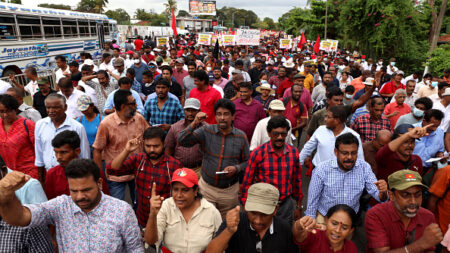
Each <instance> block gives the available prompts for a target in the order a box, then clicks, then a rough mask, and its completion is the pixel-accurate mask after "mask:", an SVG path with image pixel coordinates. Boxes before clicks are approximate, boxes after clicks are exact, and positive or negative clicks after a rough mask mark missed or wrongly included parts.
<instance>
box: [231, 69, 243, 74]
mask: <svg viewBox="0 0 450 253" xmlns="http://www.w3.org/2000/svg"><path fill="white" fill-rule="evenodd" d="M241 73H242V72H241V71H240V70H239V69H233V71H231V74H241Z"/></svg>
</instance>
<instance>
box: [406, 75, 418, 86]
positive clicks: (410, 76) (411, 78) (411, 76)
mask: <svg viewBox="0 0 450 253" xmlns="http://www.w3.org/2000/svg"><path fill="white" fill-rule="evenodd" d="M409 80H414V81H416V84H417V83H418V82H419V78H417V79H414V77H413V75H409V76H407V77H405V78H403V79H402V83H403V84H404V85H406V82H408V81H409Z"/></svg>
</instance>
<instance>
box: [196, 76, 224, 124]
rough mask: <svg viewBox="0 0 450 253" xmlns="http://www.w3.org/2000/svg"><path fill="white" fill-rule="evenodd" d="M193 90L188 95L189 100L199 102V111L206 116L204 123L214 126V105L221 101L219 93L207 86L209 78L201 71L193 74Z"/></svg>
mask: <svg viewBox="0 0 450 253" xmlns="http://www.w3.org/2000/svg"><path fill="white" fill-rule="evenodd" d="M193 76H194V83H195V86H196V87H195V88H193V89H192V90H191V92H190V94H189V98H196V99H198V100H199V101H200V105H201V106H200V110H201V111H202V112H203V113H205V114H206V115H207V118H206V120H205V121H206V123H208V124H215V123H216V122H217V121H216V117H215V112H214V111H215V110H214V106H215V104H216V103H217V102H218V101H219V99H221V96H220V93H219V92H218V91H217V90H216V89H214V88H213V87H211V86H210V85H209V77H208V75H207V74H206V72H205V71H203V70H197V71H195V72H194V74H193Z"/></svg>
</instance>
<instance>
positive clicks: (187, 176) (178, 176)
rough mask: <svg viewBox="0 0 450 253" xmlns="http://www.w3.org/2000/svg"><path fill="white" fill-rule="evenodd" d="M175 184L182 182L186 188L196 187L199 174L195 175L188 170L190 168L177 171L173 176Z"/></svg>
mask: <svg viewBox="0 0 450 253" xmlns="http://www.w3.org/2000/svg"><path fill="white" fill-rule="evenodd" d="M173 182H180V183H182V184H184V185H185V186H186V187H189V188H191V187H193V186H194V185H198V177H197V174H195V171H193V170H191V169H188V168H182V169H177V170H176V171H175V172H174V173H173V176H172V181H171V183H173Z"/></svg>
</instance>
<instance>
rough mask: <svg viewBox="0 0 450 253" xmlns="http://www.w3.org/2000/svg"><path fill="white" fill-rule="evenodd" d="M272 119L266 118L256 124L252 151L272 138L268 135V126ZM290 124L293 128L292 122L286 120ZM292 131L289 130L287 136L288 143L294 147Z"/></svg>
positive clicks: (251, 144) (251, 146) (251, 145)
mask: <svg viewBox="0 0 450 253" xmlns="http://www.w3.org/2000/svg"><path fill="white" fill-rule="evenodd" d="M269 120H270V117H267V118H264V119H262V120H260V121H258V124H256V127H255V130H254V132H253V136H252V140H251V143H250V151H252V150H254V149H255V148H257V147H259V146H260V145H262V144H264V143H266V142H268V141H270V137H269V135H268V134H267V124H268V123H269ZM286 120H287V122H288V123H289V127H290V128H292V126H291V122H290V121H289V120H288V119H286ZM291 134H292V133H291V130H290V129H289V131H288V135H287V136H286V143H288V144H290V145H292V138H291Z"/></svg>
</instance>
